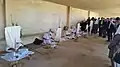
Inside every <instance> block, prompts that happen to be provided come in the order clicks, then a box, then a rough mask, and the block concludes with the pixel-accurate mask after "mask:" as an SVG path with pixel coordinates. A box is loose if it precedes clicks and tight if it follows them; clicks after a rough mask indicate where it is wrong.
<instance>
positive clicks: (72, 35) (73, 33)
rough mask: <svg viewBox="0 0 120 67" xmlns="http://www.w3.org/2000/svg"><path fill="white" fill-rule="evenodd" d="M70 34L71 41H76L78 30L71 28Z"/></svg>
mask: <svg viewBox="0 0 120 67" xmlns="http://www.w3.org/2000/svg"><path fill="white" fill-rule="evenodd" d="M69 32H70V33H71V35H70V36H71V39H75V32H76V28H75V27H74V26H71V28H70V31H69Z"/></svg>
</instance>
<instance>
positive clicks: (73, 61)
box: [0, 37, 110, 67]
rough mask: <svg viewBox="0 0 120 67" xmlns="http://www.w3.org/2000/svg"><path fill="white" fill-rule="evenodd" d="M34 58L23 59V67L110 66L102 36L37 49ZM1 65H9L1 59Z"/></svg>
mask: <svg viewBox="0 0 120 67" xmlns="http://www.w3.org/2000/svg"><path fill="white" fill-rule="evenodd" d="M37 51H38V52H40V53H37V52H36V53H35V55H34V56H33V58H32V60H26V59H24V60H22V61H21V62H23V63H24V65H23V67H109V63H110V62H109V60H108V58H107V53H108V49H107V44H106V43H105V40H103V39H102V38H93V37H89V38H88V39H85V38H80V39H79V40H78V42H74V41H73V40H70V41H66V42H62V43H60V44H59V47H58V48H57V49H54V50H44V49H42V48H39V49H37ZM0 65H1V66H0V67H7V64H6V63H3V62H2V61H0Z"/></svg>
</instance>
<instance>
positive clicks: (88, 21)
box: [87, 17, 91, 33]
mask: <svg viewBox="0 0 120 67" xmlns="http://www.w3.org/2000/svg"><path fill="white" fill-rule="evenodd" d="M90 21H91V19H90V17H88V19H87V24H88V33H90Z"/></svg>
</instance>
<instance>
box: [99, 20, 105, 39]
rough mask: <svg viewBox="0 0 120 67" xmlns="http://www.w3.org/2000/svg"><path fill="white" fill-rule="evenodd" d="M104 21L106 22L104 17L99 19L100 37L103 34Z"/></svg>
mask: <svg viewBox="0 0 120 67" xmlns="http://www.w3.org/2000/svg"><path fill="white" fill-rule="evenodd" d="M103 23H104V19H103V18H101V20H100V21H99V36H100V37H102V36H103Z"/></svg>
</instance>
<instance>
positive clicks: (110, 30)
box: [107, 19, 115, 42]
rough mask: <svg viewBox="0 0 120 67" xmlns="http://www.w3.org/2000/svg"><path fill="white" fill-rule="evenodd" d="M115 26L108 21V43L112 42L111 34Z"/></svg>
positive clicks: (111, 21)
mask: <svg viewBox="0 0 120 67" xmlns="http://www.w3.org/2000/svg"><path fill="white" fill-rule="evenodd" d="M114 25H115V24H114V23H113V20H112V19H110V21H109V22H108V27H107V36H108V40H107V41H108V42H109V41H111V40H112V38H113V33H114V31H115V26H114Z"/></svg>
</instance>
